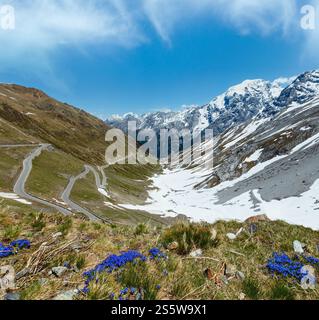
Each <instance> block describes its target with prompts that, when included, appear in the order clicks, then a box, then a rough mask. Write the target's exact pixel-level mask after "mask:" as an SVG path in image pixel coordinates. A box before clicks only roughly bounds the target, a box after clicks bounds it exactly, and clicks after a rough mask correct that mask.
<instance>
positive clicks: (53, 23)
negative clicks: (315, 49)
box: [0, 0, 312, 72]
mask: <svg viewBox="0 0 319 320" xmlns="http://www.w3.org/2000/svg"><path fill="white" fill-rule="evenodd" d="M6 2H7V3H9V4H12V5H13V6H14V8H15V13H16V29H15V30H11V31H4V30H0V43H1V47H2V48H4V49H2V50H1V51H0V64H1V66H0V72H1V71H3V69H4V68H6V66H7V67H8V66H11V65H13V62H15V63H16V62H17V61H20V64H21V65H24V67H25V66H29V65H32V67H33V68H34V67H35V66H36V67H38V68H39V69H42V72H43V69H46V70H47V71H48V72H51V71H52V59H51V58H52V57H53V55H54V54H55V53H56V52H57V51H58V50H59V49H60V48H62V49H63V48H65V47H71V48H78V49H79V50H83V51H84V52H85V51H86V50H87V48H89V46H91V45H93V46H95V45H101V46H103V48H105V49H107V48H108V47H109V46H114V45H116V46H121V47H125V48H132V47H135V46H138V45H141V44H143V43H145V42H147V41H149V37H150V34H148V32H147V30H148V28H146V27H145V25H146V24H147V23H150V24H151V25H152V26H153V28H154V30H156V32H157V33H158V35H159V37H160V38H161V39H162V40H163V41H164V42H165V43H167V44H168V45H171V44H173V39H174V32H175V30H176V28H179V27H180V26H183V25H185V24H190V23H197V21H199V20H200V19H201V18H202V17H208V18H210V19H212V21H215V22H217V23H222V24H223V25H224V26H226V27H228V28H233V29H234V30H236V31H238V32H239V33H242V34H247V33H260V34H263V35H264V34H269V33H272V32H281V33H284V34H285V33H288V32H289V31H292V30H294V31H295V30H296V29H295V25H298V26H299V19H300V4H298V2H297V0H133V1H132V0H24V1H21V0H11V1H10V0H7V1H6ZM298 30H299V32H300V28H298ZM309 41H312V40H311V39H310V40H309ZM35 62H36V63H35ZM15 66H16V65H15ZM33 71H34V70H33ZM52 72H53V71H52Z"/></svg>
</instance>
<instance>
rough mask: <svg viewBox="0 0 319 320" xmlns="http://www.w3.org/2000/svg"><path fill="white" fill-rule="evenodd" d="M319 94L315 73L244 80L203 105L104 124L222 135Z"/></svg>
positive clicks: (318, 71) (318, 81)
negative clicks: (129, 123) (254, 119)
mask: <svg viewBox="0 0 319 320" xmlns="http://www.w3.org/2000/svg"><path fill="white" fill-rule="evenodd" d="M317 95H319V70H317V71H312V72H306V73H304V74H302V75H300V76H298V77H291V78H278V79H276V80H274V81H266V80H262V79H255V80H245V81H243V82H242V83H240V84H237V85H234V86H232V87H231V88H229V89H228V90H226V91H225V92H224V93H222V94H221V95H218V96H217V97H215V98H214V99H213V100H212V101H211V102H210V103H208V104H206V105H204V106H201V107H199V106H188V107H183V108H182V109H181V111H179V112H176V111H157V112H151V113H147V114H144V115H141V116H138V115H136V114H134V113H129V114H126V115H124V116H123V117H120V116H116V117H112V118H111V119H108V120H107V121H106V122H107V124H109V125H111V126H114V127H117V128H120V129H122V130H124V131H127V122H128V121H136V122H137V129H138V130H142V129H149V128H151V129H154V130H156V131H159V130H160V129H163V128H167V129H171V128H175V129H177V130H182V129H184V128H189V129H191V130H193V131H194V132H200V131H202V130H204V129H206V128H213V129H214V131H215V134H217V135H218V134H220V133H223V132H224V131H225V130H227V129H229V128H230V127H232V126H234V125H239V124H242V123H244V122H246V121H248V120H251V119H253V118H255V117H257V118H258V119H264V118H271V117H273V116H275V115H276V114H277V113H278V112H280V111H281V110H282V109H284V108H287V107H289V106H290V105H291V104H292V103H297V104H302V103H305V102H307V101H310V100H311V99H312V98H313V97H315V96H317Z"/></svg>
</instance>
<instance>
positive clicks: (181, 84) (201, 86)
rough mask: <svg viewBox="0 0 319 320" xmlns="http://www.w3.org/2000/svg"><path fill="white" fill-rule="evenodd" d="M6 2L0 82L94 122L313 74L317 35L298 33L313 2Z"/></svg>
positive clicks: (318, 61) (317, 62) (0, 38)
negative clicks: (11, 21)
mask: <svg viewBox="0 0 319 320" xmlns="http://www.w3.org/2000/svg"><path fill="white" fill-rule="evenodd" d="M8 3H9V4H11V5H12V6H13V7H14V8H15V18H16V28H15V30H10V31H4V30H0V41H1V43H2V45H3V47H2V49H1V52H0V81H1V82H10V83H18V84H22V85H26V86H33V87H37V88H41V89H43V90H45V91H46V92H47V93H49V94H50V95H51V96H53V97H55V98H57V99H59V100H62V101H65V102H68V103H70V104H73V105H75V106H78V107H81V108H84V109H86V110H88V111H89V112H91V113H93V114H95V115H97V116H99V117H101V118H105V117H107V116H110V115H112V114H122V113H126V112H135V113H144V112H148V111H154V110H161V109H174V110H176V109H179V108H180V107H181V106H182V105H191V104H204V103H206V102H208V101H210V100H211V99H212V98H213V97H214V96H215V95H217V94H219V93H221V92H223V91H224V90H225V89H227V88H228V87H229V86H231V85H234V84H237V83H239V82H241V81H243V80H245V79H254V78H264V79H267V80H273V79H275V78H278V77H281V76H293V75H296V74H298V73H301V72H303V71H306V70H310V69H315V68H318V67H319V59H318V58H317V57H318V56H319V55H318V54H319V47H318V46H319V44H318V43H319V35H318V31H317V29H316V30H312V31H310V30H307V31H306V30H302V29H301V28H300V18H301V17H302V15H301V13H300V9H301V7H302V5H303V4H305V3H311V4H313V5H316V6H318V7H319V0H318V1H295V0H282V1H278V0H259V1H255V0H227V1H226V0H103V1H102V0H87V1H82V0H41V1H40V0H33V1H31V0H24V1H21V0H20V1H18V0H11V1H5V2H4V1H0V8H1V4H8ZM317 11H318V10H317ZM0 18H1V15H0ZM317 22H318V23H319V11H318V21H317ZM316 39H317V40H318V41H315V40H316ZM317 42H318V43H317Z"/></svg>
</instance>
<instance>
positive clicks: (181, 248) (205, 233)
mask: <svg viewBox="0 0 319 320" xmlns="http://www.w3.org/2000/svg"><path fill="white" fill-rule="evenodd" d="M161 241H162V242H163V244H164V245H165V246H166V247H168V246H169V245H170V244H172V243H173V242H176V243H177V245H178V246H177V248H176V251H177V252H178V253H179V254H187V253H189V252H190V251H192V250H193V249H209V248H211V247H216V246H217V245H218V240H216V239H212V232H211V226H209V225H208V224H190V223H177V224H175V225H174V226H172V227H170V228H168V229H167V230H166V231H165V232H164V233H163V235H162V238H161Z"/></svg>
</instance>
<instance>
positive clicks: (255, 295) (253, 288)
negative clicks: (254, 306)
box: [243, 279, 261, 300]
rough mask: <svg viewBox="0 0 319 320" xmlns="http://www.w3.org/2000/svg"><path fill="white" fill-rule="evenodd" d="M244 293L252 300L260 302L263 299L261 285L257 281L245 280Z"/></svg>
mask: <svg viewBox="0 0 319 320" xmlns="http://www.w3.org/2000/svg"><path fill="white" fill-rule="evenodd" d="M243 293H244V294H245V295H246V296H247V297H248V298H249V299H252V300H258V299H260V297H261V293H260V288H259V284H258V282H257V281H256V280H255V279H245V280H244V283H243Z"/></svg>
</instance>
